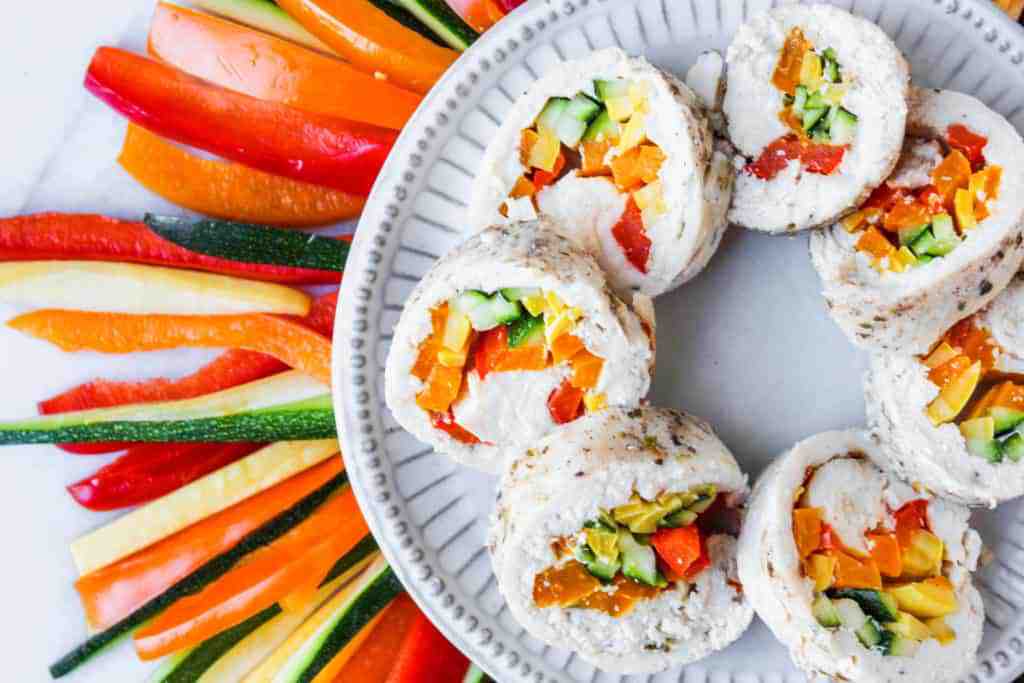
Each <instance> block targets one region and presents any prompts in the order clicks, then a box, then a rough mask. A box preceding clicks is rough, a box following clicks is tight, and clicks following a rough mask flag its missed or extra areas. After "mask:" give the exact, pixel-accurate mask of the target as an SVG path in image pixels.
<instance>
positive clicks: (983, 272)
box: [811, 88, 1024, 354]
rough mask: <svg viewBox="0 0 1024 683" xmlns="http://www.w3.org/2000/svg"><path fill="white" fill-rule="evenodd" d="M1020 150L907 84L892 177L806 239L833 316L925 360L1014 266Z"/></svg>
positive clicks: (978, 119)
mask: <svg viewBox="0 0 1024 683" xmlns="http://www.w3.org/2000/svg"><path fill="white" fill-rule="evenodd" d="M1021 159H1024V143H1022V141H1021V138H1020V135H1018V134H1017V131H1016V130H1014V128H1013V126H1011V125H1010V123H1009V122H1008V121H1007V120H1006V119H1004V118H1003V117H1002V116H1000V115H999V114H997V113H996V112H994V111H992V110H991V109H989V108H988V107H986V106H985V105H984V104H982V103H981V102H979V101H978V100H976V99H974V98H973V97H970V96H968V95H962V94H960V93H956V92H952V91H949V90H923V89H917V88H915V89H914V90H913V91H912V95H911V107H910V118H909V121H908V124H907V139H906V142H905V144H904V148H903V155H902V156H901V158H900V161H899V164H898V165H897V167H896V170H895V172H894V173H893V174H892V175H891V176H890V177H889V179H888V180H886V182H885V183H884V184H882V185H881V186H879V188H878V189H877V190H875V192H874V193H873V194H872V195H871V196H870V197H869V198H868V200H867V201H866V202H865V203H864V204H863V205H862V206H861V207H860V209H859V210H858V211H856V212H854V213H853V214H850V215H849V216H847V217H846V218H844V219H843V220H842V221H840V222H839V223H837V224H836V225H833V226H832V227H831V228H829V229H827V230H825V231H823V232H820V233H815V234H813V235H811V258H812V261H813V262H814V267H815V268H816V269H817V270H818V274H819V275H820V276H821V279H822V283H823V289H824V294H825V298H826V300H827V301H828V304H829V311H830V313H831V315H832V317H833V319H834V320H835V321H836V323H838V325H839V326H840V327H841V328H842V329H843V332H845V333H846V336H847V337H849V338H850V340H851V341H852V342H853V343H854V344H856V345H857V346H861V347H864V348H868V349H872V350H883V351H892V352H898V353H908V354H910V353H924V352H925V351H927V350H928V349H929V348H930V347H931V345H932V344H934V343H935V340H936V339H937V338H938V337H939V336H940V335H941V334H942V333H943V331H945V330H946V329H947V328H948V327H949V326H950V325H952V324H953V323H955V322H956V321H957V320H958V319H960V318H962V317H964V316H965V315H970V314H971V313H974V312H975V311H977V310H978V309H980V308H981V307H982V306H984V305H985V304H986V303H988V302H989V301H991V300H992V299H993V298H994V297H995V296H996V295H997V294H998V293H999V292H1000V291H1001V290H1002V289H1003V288H1004V287H1005V286H1006V284H1007V283H1008V282H1009V281H1010V278H1011V277H1012V276H1013V274H1014V273H1015V272H1016V271H1017V269H1018V268H1019V267H1020V264H1021V260H1022V259H1024V247H1022V244H1021V243H1022V237H1021V234H1022V230H1024V170H1022V168H1024V167H1022V166H1021Z"/></svg>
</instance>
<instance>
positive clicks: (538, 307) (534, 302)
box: [519, 294, 548, 317]
mask: <svg viewBox="0 0 1024 683" xmlns="http://www.w3.org/2000/svg"><path fill="white" fill-rule="evenodd" d="M519 303H521V304H522V305H523V308H525V309H526V310H527V311H529V313H530V315H532V316H534V317H536V316H538V315H541V314H542V313H544V312H545V311H546V310H548V302H547V299H545V298H544V295H543V294H535V295H533V296H527V297H523V298H522V299H520V300H519Z"/></svg>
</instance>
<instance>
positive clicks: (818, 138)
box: [811, 116, 832, 143]
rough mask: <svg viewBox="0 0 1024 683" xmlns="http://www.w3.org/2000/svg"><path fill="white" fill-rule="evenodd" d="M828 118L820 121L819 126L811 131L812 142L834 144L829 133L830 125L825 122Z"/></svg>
mask: <svg viewBox="0 0 1024 683" xmlns="http://www.w3.org/2000/svg"><path fill="white" fill-rule="evenodd" d="M827 118H828V117H827V116H826V117H825V118H823V119H821V121H818V125H816V126H815V127H814V128H812V129H811V140H814V141H815V142H826V143H827V142H832V136H831V135H830V134H829V132H828V123H827V122H826V120H825V119H827Z"/></svg>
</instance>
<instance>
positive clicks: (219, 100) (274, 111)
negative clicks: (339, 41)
mask: <svg viewBox="0 0 1024 683" xmlns="http://www.w3.org/2000/svg"><path fill="white" fill-rule="evenodd" d="M85 87H86V88H87V89H88V90H89V91H90V92H92V93H93V94H94V95H96V96H97V97H99V98H100V99H102V100H103V101H104V102H106V103H107V104H108V105H110V106H111V107H113V108H114V109H116V110H117V111H118V112H120V113H121V114H123V115H124V116H126V117H127V118H129V119H130V120H131V121H133V122H134V123H136V124H138V125H140V126H142V127H143V128H146V129H148V130H150V131H151V132H153V133H156V134H157V135H161V136H163V137H165V138H170V139H172V140H174V141H176V142H180V143H182V144H185V145H189V146H191V147H197V148H199V149H202V150H205V151H207V152H210V153H211V154H216V155H218V156H222V157H224V158H226V159H231V160H233V161H237V162H239V163H242V164H245V165H247V166H251V167H253V168H257V169H260V170H263V171H267V172H268V173H275V174H277V175H282V176H285V177H288V178H293V179H295V180H300V181H305V182H309V183H316V184H318V185H324V186H327V187H333V188H335V189H338V190H342V191H344V192H351V193H354V194H359V195H367V194H369V192H370V188H371V187H372V186H373V181H374V180H375V179H376V177H377V173H378V172H379V171H380V168H381V166H382V165H383V164H384V160H385V159H386V158H387V155H388V152H390V151H391V147H392V145H393V144H394V142H395V138H396V137H397V132H396V131H394V130H390V129H386V128H380V127H378V126H371V125H369V124H365V123H358V122H353V121H346V120H344V119H339V118H335V117H332V116H325V115H323V114H314V113H311V112H303V111H299V110H298V109H293V108H292V107H289V106H287V105H283V104H280V103H277V102H266V101H263V100H258V99H256V98H254V97H250V96H248V95H243V94H241V93H236V92H233V91H230V90H227V89H225V88H221V87H219V86H215V85H212V84H210V83H206V82H204V81H201V80H199V79H198V78H195V77H193V76H189V75H188V74H186V73H184V72H181V71H178V70H177V69H174V68H173V67H170V66H167V65H166V64H161V63H160V62H156V61H154V60H152V59H147V58H146V57H142V56H140V55H136V54H132V53H131V52H127V51H125V50H120V49H117V48H110V47H101V48H99V49H98V50H97V51H96V54H95V55H94V56H93V60H92V63H91V64H90V65H89V70H88V72H87V74H86V78H85Z"/></svg>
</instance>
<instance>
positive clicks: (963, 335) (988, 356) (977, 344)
mask: <svg viewBox="0 0 1024 683" xmlns="http://www.w3.org/2000/svg"><path fill="white" fill-rule="evenodd" d="M945 339H946V341H947V342H948V343H949V345H950V346H952V347H953V348H955V349H959V350H960V353H962V354H963V355H965V356H967V357H968V358H970V359H971V360H972V361H981V365H982V368H983V369H984V370H991V369H992V368H993V367H995V364H996V355H997V354H998V353H999V346H998V345H997V344H996V342H995V340H994V339H993V338H992V335H991V334H989V333H988V330H985V329H983V328H981V327H978V326H977V325H975V323H974V318H965V319H963V320H961V321H960V322H958V323H957V324H956V325H954V326H953V327H951V328H949V331H948V332H946V336H945Z"/></svg>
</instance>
